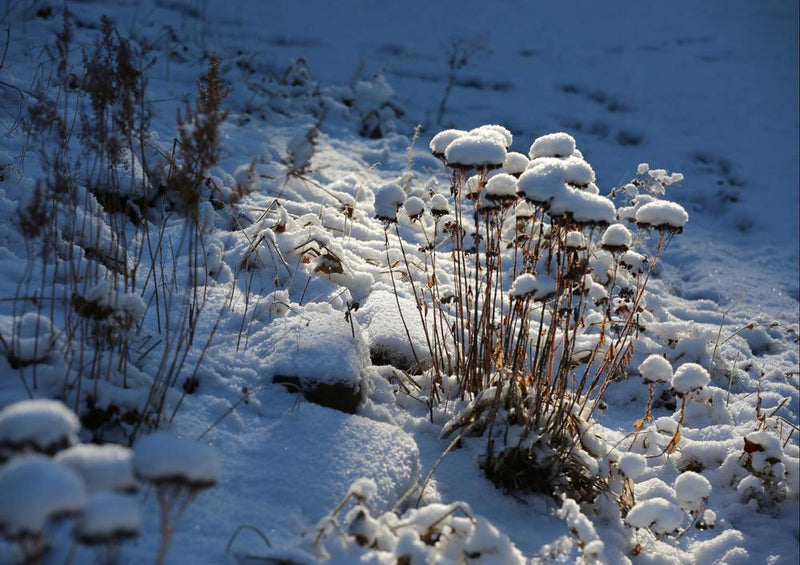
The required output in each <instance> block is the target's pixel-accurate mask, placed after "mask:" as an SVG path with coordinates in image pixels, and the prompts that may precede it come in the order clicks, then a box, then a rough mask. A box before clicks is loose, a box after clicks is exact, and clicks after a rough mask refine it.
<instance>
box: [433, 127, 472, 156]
mask: <svg viewBox="0 0 800 565" xmlns="http://www.w3.org/2000/svg"><path fill="white" fill-rule="evenodd" d="M466 133H467V132H466V131H464V130H461V129H446V130H443V131H440V132H439V133H437V134H436V135H434V136H433V138H432V139H431V142H430V144H429V147H430V149H431V153H433V154H434V155H436V156H437V157H444V152H445V150H446V149H447V146H448V145H450V143H451V142H452V141H453V140H455V139H458V138H459V137H461V136H463V135H465V134H466Z"/></svg>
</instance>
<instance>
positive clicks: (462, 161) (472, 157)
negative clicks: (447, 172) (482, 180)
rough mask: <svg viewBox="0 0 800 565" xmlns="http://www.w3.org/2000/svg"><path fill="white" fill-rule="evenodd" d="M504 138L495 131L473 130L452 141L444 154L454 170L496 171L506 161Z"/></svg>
mask: <svg viewBox="0 0 800 565" xmlns="http://www.w3.org/2000/svg"><path fill="white" fill-rule="evenodd" d="M506 154H507V152H506V145H505V142H504V137H503V136H502V135H501V134H499V133H497V132H496V131H494V130H483V131H482V130H481V129H480V128H478V129H477V130H473V131H472V132H470V133H468V134H467V135H463V136H460V137H457V138H456V139H454V140H453V141H451V142H450V143H449V144H448V145H447V148H446V149H445V152H444V158H445V161H446V162H447V164H448V166H450V167H452V168H454V169H461V170H469V169H482V168H486V169H496V168H498V167H501V166H502V165H503V162H504V161H505V160H506Z"/></svg>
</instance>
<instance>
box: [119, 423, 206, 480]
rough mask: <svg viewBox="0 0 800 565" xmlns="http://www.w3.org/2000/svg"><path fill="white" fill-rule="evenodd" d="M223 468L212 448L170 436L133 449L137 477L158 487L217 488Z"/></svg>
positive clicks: (164, 434) (154, 438) (147, 440)
mask: <svg viewBox="0 0 800 565" xmlns="http://www.w3.org/2000/svg"><path fill="white" fill-rule="evenodd" d="M220 468H221V463H220V460H219V457H218V456H217V453H216V451H214V450H213V449H212V448H211V447H209V446H207V445H203V444H201V443H198V442H196V441H193V440H190V439H185V438H181V437H178V436H176V435H173V434H171V433H169V432H155V433H153V434H151V435H149V436H147V437H145V438H142V439H141V440H140V441H139V443H137V444H136V447H135V449H134V455H133V469H134V472H135V473H136V476H137V477H139V478H140V479H142V480H144V481H148V482H152V483H156V484H161V483H177V484H183V485H186V486H189V487H193V488H205V487H209V486H212V485H214V484H216V482H217V481H218V480H219V475H220Z"/></svg>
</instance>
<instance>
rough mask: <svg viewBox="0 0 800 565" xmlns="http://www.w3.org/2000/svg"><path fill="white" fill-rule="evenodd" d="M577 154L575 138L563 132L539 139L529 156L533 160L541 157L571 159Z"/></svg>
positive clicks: (535, 141)
mask: <svg viewBox="0 0 800 565" xmlns="http://www.w3.org/2000/svg"><path fill="white" fill-rule="evenodd" d="M574 152H575V138H574V137H572V136H571V135H569V134H567V133H563V132H558V133H549V134H547V135H543V136H541V137H537V138H536V139H535V140H534V142H533V144H532V145H531V149H530V152H529V153H528V155H529V156H530V158H531V160H534V159H538V158H540V157H569V156H570V155H572V154H573V153H574Z"/></svg>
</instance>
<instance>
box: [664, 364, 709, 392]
mask: <svg viewBox="0 0 800 565" xmlns="http://www.w3.org/2000/svg"><path fill="white" fill-rule="evenodd" d="M710 380H711V376H710V375H709V374H708V371H706V370H705V369H704V368H703V367H701V366H700V365H698V364H697V363H684V364H683V365H681V366H680V367H678V368H677V370H676V371H675V374H674V375H673V376H672V388H673V389H675V392H677V393H678V394H680V395H685V394H689V393H690V392H692V391H694V390H698V389H701V388H703V387H704V386H706V385H707V384H708V383H709V381H710Z"/></svg>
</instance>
